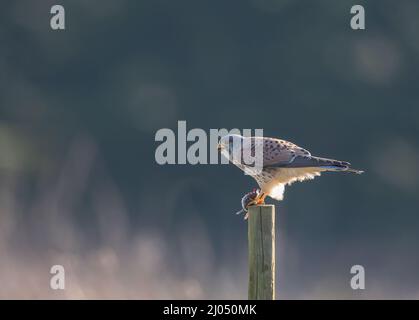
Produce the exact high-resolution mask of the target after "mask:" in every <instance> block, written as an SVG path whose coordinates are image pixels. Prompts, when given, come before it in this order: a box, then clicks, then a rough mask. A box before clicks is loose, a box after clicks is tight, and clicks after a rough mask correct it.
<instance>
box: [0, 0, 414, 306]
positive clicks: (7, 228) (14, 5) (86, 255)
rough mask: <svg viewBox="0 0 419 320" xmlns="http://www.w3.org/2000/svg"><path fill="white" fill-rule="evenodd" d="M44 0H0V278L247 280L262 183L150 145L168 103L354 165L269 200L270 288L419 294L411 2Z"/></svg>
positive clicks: (114, 283) (151, 292) (215, 124)
mask: <svg viewBox="0 0 419 320" xmlns="http://www.w3.org/2000/svg"><path fill="white" fill-rule="evenodd" d="M53 4H57V3H56V2H55V1H49V0H43V1H29V0H19V1H5V0H2V1H1V10H0V45H1V47H0V48H1V50H0V283H1V286H0V298H81V299H83V298H140V299H143V298H146V299H152V298H161V299H166V298H179V299H194V298H210V299H214V298H219V299H227V298H237V299H241V298H243V299H245V298H246V297H247V224H246V223H245V222H243V220H242V218H241V217H238V216H236V215H234V212H236V211H237V210H239V209H240V199H241V196H242V195H243V194H244V193H245V192H248V191H249V190H251V189H252V188H253V187H255V186H256V183H255V182H254V181H253V180H252V179H250V178H249V177H247V176H245V175H243V174H242V172H241V171H240V170H238V169H237V168H235V167H233V166H231V165H228V166H227V165H224V166H221V165H196V166H192V165H172V166H169V165H166V166H160V165H158V164H157V163H156V162H155V158H154V152H155V148H156V147H157V146H158V144H159V143H158V142H155V141H154V135H155V132H156V131H157V130H158V129H160V128H166V127H167V128H171V129H173V130H176V128H177V121H178V120H186V121H187V125H188V129H192V128H202V129H204V130H205V131H207V132H209V129H210V128H228V129H231V128H253V129H254V128H263V129H264V134H265V135H266V136H273V137H279V138H282V139H286V140H290V141H293V142H295V143H297V144H299V145H301V146H302V147H305V148H307V149H309V150H311V151H312V153H313V154H316V155H320V156H324V157H331V158H337V159H341V160H347V161H350V162H351V163H352V165H353V166H354V167H355V168H358V169H363V170H365V171H366V173H365V174H364V175H362V176H357V175H349V174H333V173H330V174H324V175H323V176H322V177H321V178H317V179H316V180H314V181H309V182H305V183H299V184H298V183H297V184H295V185H293V186H291V187H289V188H287V190H286V193H285V200H284V201H283V202H280V203H275V202H273V201H271V202H272V203H275V204H276V208H277V228H278V229H277V237H278V243H277V246H278V252H277V256H278V261H277V266H278V275H277V277H278V284H277V296H278V298H280V299H281V298H301V299H307V298H316V299H323V298H335V299H340V298H355V299H364V298H366V299H370V298H400V299H402V298H419V273H418V272H417V270H418V268H419V252H418V246H419V236H418V228H419V212H418V207H419V197H418V193H417V189H418V186H419V166H418V163H419V149H418V147H419V111H418V102H419V90H418V80H419V78H418V76H419V73H418V70H419V41H418V39H419V2H417V1H414V0H412V1H408V0H403V1H384V0H383V1H368V2H367V1H333V0H327V1H323V0H319V1H309V0H305V1H291V0H246V1H243V0H240V1H239V0H230V1H214V0H212V1H196V0H189V1H186V0H179V1H171V0H165V1H164V0H153V1H134V0H119V1H116V0H100V1H99V0H97V1H96V0H95V1H93V0H90V1H82V0H72V1H69V0H63V1H60V2H59V3H58V4H62V5H64V7H65V9H66V30H65V31H53V30H51V28H50V18H51V14H50V8H51V6H52V5H53ZM355 4H362V5H364V7H365V10H366V30H364V31H354V30H352V29H351V28H350V24H349V23H350V19H351V14H350V8H351V7H352V6H353V5H355ZM54 264H62V265H63V266H64V267H65V270H66V290H65V291H53V290H51V289H50V287H49V280H50V276H51V275H50V274H49V271H50V268H51V266H52V265H54ZM355 264H361V265H363V266H364V267H365V272H366V289H365V290H363V291H362V290H358V291H354V290H352V289H351V287H350V285H349V281H350V278H351V274H350V272H349V271H350V268H351V266H352V265H355Z"/></svg>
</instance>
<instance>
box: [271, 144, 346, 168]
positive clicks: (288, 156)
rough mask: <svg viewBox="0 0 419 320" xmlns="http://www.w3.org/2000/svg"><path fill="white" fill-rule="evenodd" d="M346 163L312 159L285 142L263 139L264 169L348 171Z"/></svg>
mask: <svg viewBox="0 0 419 320" xmlns="http://www.w3.org/2000/svg"><path fill="white" fill-rule="evenodd" d="M350 165H351V164H350V163H349V162H346V161H339V160H334V159H327V158H319V157H314V156H312V155H311V154H310V152H309V151H307V150H305V149H303V148H301V147H299V146H297V145H295V144H293V143H291V142H288V141H285V140H279V139H274V138H263V166H264V168H308V167H322V168H327V167H329V168H330V169H349V166H350Z"/></svg>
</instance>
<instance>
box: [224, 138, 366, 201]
mask: <svg viewBox="0 0 419 320" xmlns="http://www.w3.org/2000/svg"><path fill="white" fill-rule="evenodd" d="M218 150H220V151H221V154H222V155H223V156H225V157H226V158H227V159H229V161H230V162H232V163H233V164H234V165H236V166H237V167H239V168H240V169H241V170H243V171H245V172H246V173H248V174H249V175H250V176H252V177H253V178H254V179H255V180H256V182H257V183H258V185H259V187H260V190H261V192H260V193H259V194H258V196H257V197H256V198H255V199H254V201H253V202H252V203H251V204H263V203H264V201H265V198H266V196H270V197H271V198H273V199H276V200H283V194H284V189H285V185H290V184H291V183H293V182H295V181H304V180H308V179H314V178H315V177H316V176H320V174H321V173H322V172H325V171H345V172H353V173H357V174H360V173H362V172H363V171H360V170H355V169H352V168H351V167H350V163H349V162H345V161H339V160H332V159H326V158H319V157H315V156H312V155H311V154H310V152H309V151H307V150H305V149H303V148H301V147H299V146H297V145H295V144H293V143H291V142H288V141H285V140H280V139H275V138H267V137H243V136H240V135H236V134H230V135H226V136H224V137H222V138H221V139H220V141H219V143H218ZM257 150H260V153H261V154H260V155H258V154H255V153H257ZM244 153H247V154H251V155H252V156H261V157H262V166H261V168H260V169H258V170H255V169H257V168H255V167H254V166H253V167H252V165H248V164H247V163H245V162H244V161H243V154H244ZM235 155H240V157H237V156H235ZM251 204H250V205H251Z"/></svg>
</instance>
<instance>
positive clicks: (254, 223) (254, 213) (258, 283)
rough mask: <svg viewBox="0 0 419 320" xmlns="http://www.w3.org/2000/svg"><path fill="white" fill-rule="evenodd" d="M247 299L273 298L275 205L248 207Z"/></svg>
mask: <svg viewBox="0 0 419 320" xmlns="http://www.w3.org/2000/svg"><path fill="white" fill-rule="evenodd" d="M248 241H249V300H274V299H275V206H273V205H260V206H251V207H249V222H248Z"/></svg>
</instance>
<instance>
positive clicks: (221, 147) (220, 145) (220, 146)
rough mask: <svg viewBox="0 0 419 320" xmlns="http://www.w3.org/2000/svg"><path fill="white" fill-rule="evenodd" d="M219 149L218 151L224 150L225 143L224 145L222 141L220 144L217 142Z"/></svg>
mask: <svg viewBox="0 0 419 320" xmlns="http://www.w3.org/2000/svg"><path fill="white" fill-rule="evenodd" d="M217 150H218V151H221V150H223V145H222V144H221V143H218V144H217Z"/></svg>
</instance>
